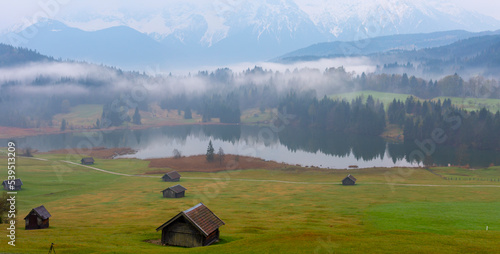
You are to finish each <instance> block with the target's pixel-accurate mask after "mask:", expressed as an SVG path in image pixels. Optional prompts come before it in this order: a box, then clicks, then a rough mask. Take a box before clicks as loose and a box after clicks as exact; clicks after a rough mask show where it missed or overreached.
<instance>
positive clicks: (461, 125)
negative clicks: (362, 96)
mask: <svg viewBox="0 0 500 254" xmlns="http://www.w3.org/2000/svg"><path fill="white" fill-rule="evenodd" d="M387 116H388V120H389V122H390V123H394V124H398V125H400V126H402V127H403V134H404V140H405V142H415V141H417V142H422V141H423V140H429V139H430V140H433V142H435V143H439V144H441V143H442V144H448V145H452V146H456V147H459V146H464V147H465V148H476V149H488V150H500V135H499V133H500V112H496V113H492V112H490V111H488V110H487V109H485V108H483V109H481V110H479V111H471V112H467V111H464V110H462V109H459V108H456V107H454V106H453V105H452V104H451V100H449V99H447V100H444V101H443V102H441V101H440V100H438V101H437V102H433V101H424V102H420V101H419V100H416V99H415V98H414V97H409V98H408V99H406V101H405V102H404V103H403V102H401V101H396V100H394V101H393V102H392V103H391V104H390V105H389V109H388V111H387Z"/></svg>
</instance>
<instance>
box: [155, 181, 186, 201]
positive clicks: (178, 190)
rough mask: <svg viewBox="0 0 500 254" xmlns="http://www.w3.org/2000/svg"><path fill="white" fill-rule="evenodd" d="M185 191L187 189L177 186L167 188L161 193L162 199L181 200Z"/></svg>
mask: <svg viewBox="0 0 500 254" xmlns="http://www.w3.org/2000/svg"><path fill="white" fill-rule="evenodd" d="M186 190H187V189H186V188H184V187H183V186H182V185H180V184H177V185H175V186H172V187H168V188H166V189H164V190H162V191H161V192H162V193H163V197H164V198H182V197H184V196H185V193H186Z"/></svg>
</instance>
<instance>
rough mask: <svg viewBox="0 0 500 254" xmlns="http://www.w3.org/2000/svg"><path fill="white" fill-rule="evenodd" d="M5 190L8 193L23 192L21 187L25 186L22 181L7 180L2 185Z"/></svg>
mask: <svg viewBox="0 0 500 254" xmlns="http://www.w3.org/2000/svg"><path fill="white" fill-rule="evenodd" d="M2 185H3V189H4V190H6V191H18V190H21V186H22V185H23V182H22V181H21V179H19V178H18V179H14V180H5V181H3V183H2Z"/></svg>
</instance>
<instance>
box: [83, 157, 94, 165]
mask: <svg viewBox="0 0 500 254" xmlns="http://www.w3.org/2000/svg"><path fill="white" fill-rule="evenodd" d="M80 162H82V164H83V165H93V164H94V162H95V161H94V158H92V157H86V158H82V159H81V160H80Z"/></svg>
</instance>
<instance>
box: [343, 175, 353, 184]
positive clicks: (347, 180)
mask: <svg viewBox="0 0 500 254" xmlns="http://www.w3.org/2000/svg"><path fill="white" fill-rule="evenodd" d="M354 184H356V178H354V176H352V175H351V174H349V175H348V176H346V177H345V178H344V179H343V180H342V185H354Z"/></svg>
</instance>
